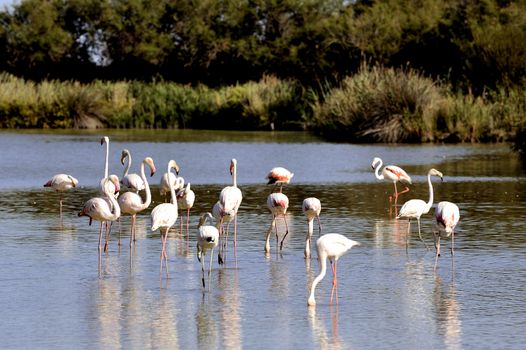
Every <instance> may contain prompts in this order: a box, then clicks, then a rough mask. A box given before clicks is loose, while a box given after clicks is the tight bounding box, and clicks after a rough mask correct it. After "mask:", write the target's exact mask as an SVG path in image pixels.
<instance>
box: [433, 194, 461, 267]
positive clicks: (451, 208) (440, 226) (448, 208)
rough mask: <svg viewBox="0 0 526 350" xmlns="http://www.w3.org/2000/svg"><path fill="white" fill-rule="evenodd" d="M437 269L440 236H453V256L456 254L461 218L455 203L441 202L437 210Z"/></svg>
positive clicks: (435, 232) (435, 233)
mask: <svg viewBox="0 0 526 350" xmlns="http://www.w3.org/2000/svg"><path fill="white" fill-rule="evenodd" d="M435 220H436V224H435V231H434V232H433V233H434V235H435V249H436V254H435V270H436V268H437V261H438V257H439V256H440V238H441V237H449V236H451V256H453V255H454V254H455V251H454V244H455V227H456V226H457V224H458V221H459V220H460V210H459V209H458V206H457V205H456V204H455V203H451V202H446V201H443V202H440V203H438V205H437V208H436V210H435Z"/></svg>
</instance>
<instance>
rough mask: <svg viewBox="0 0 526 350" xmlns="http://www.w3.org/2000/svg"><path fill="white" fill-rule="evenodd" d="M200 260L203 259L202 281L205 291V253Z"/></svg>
mask: <svg viewBox="0 0 526 350" xmlns="http://www.w3.org/2000/svg"><path fill="white" fill-rule="evenodd" d="M199 260H201V272H202V277H201V282H202V283H203V293H204V290H205V288H206V287H205V257H204V255H203V256H201V258H200V259H199Z"/></svg>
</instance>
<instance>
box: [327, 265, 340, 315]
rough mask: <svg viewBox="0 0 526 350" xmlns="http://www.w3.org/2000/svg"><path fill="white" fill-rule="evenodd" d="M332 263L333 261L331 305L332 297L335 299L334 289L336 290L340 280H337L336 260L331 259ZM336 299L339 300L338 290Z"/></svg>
mask: <svg viewBox="0 0 526 350" xmlns="http://www.w3.org/2000/svg"><path fill="white" fill-rule="evenodd" d="M329 261H330V263H331V270H332V290H331V301H330V303H329V304H330V305H332V299H333V296H334V291H335V290H336V285H337V284H338V281H337V280H336V260H335V261H334V263H333V261H332V260H329ZM336 300H338V292H336Z"/></svg>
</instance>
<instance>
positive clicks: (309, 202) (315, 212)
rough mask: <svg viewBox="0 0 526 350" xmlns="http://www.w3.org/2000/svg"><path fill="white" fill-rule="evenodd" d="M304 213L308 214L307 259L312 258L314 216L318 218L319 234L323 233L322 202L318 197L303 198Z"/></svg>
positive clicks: (305, 253)
mask: <svg viewBox="0 0 526 350" xmlns="http://www.w3.org/2000/svg"><path fill="white" fill-rule="evenodd" d="M302 209H303V213H304V214H305V216H307V222H308V230H307V238H306V239H305V252H304V255H305V259H308V258H310V241H311V237H312V231H313V229H314V218H316V219H317V220H318V229H319V231H318V232H319V234H321V223H320V212H321V202H320V200H319V199H318V198H315V197H309V198H305V199H304V200H303V205H302Z"/></svg>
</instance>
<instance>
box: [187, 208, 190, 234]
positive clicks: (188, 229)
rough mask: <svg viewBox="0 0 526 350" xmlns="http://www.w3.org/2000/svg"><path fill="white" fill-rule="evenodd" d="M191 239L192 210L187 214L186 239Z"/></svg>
mask: <svg viewBox="0 0 526 350" xmlns="http://www.w3.org/2000/svg"><path fill="white" fill-rule="evenodd" d="M189 238H190V208H188V210H187V212H186V239H187V240H188V239H189Z"/></svg>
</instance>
